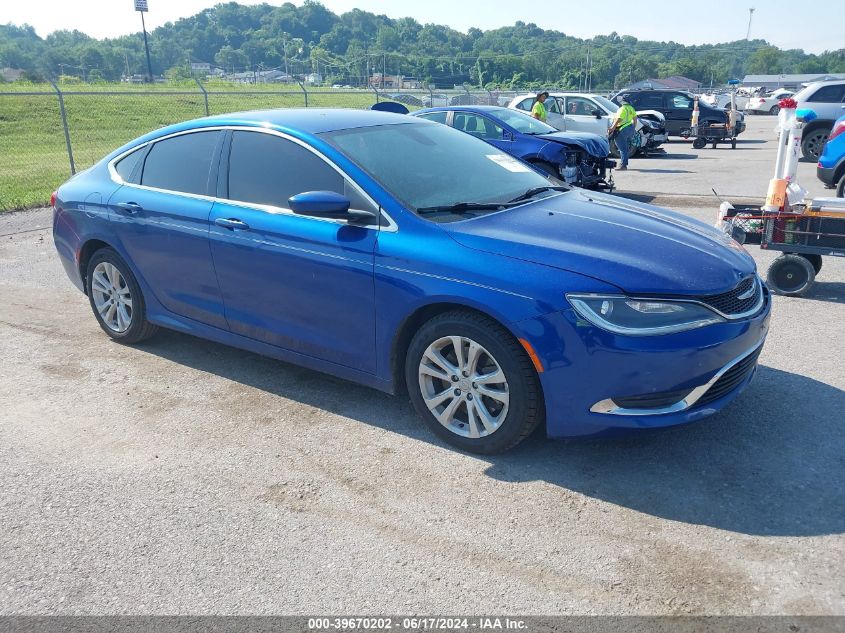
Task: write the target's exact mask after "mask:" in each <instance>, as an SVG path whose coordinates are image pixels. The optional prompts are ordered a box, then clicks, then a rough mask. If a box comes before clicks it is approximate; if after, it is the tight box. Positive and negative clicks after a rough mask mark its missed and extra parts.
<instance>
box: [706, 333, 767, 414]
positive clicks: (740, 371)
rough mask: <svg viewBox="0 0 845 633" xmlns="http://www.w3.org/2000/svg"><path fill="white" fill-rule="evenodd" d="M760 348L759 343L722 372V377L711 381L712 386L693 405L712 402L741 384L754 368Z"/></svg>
mask: <svg viewBox="0 0 845 633" xmlns="http://www.w3.org/2000/svg"><path fill="white" fill-rule="evenodd" d="M762 350H763V346H762V345H761V346H760V347H758V348H757V349H756V350H754V352H752V353H751V354H749V355H748V356H746V357H745V358H743V359H742V360H741V361H739V362H738V363H737V364H736V365H734V366H733V367H731V368H730V369H729V370H728V371H726V372H725V373H724V374H722V377H721V378H719V380H717V381H716V382H715V383H713V386H712V387H710V389H708V390H707V391H706V392H704V395H703V396H701V398H699V399H698V402H696V403H695V406H699V405H703V404H709V403H710V402H714V401H716V400H718V399H719V398H721V397H723V396H726V395H728V394H729V393H730V392H731V391H733V390H734V389H736V388H737V387H738V386H739V385H741V384H742V382H743V381H744V380H745V379H746V378H748V376H750V375H751V372H753V371H754V368H755V367H757V359H758V358H759V356H760V352H761V351H762Z"/></svg>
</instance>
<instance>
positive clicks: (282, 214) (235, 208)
mask: <svg viewBox="0 0 845 633" xmlns="http://www.w3.org/2000/svg"><path fill="white" fill-rule="evenodd" d="M223 154H224V160H223V161H222V164H221V172H220V182H219V186H218V196H219V197H220V198H221V199H220V200H218V201H217V202H216V203H215V204H214V208H213V210H212V213H211V220H212V225H211V234H210V237H211V252H212V255H213V258H214V265H215V269H216V270H217V277H218V279H219V281H220V289H221V291H222V293H223V301H224V304H225V310H226V320H227V322H228V324H229V327H230V329H231V330H232V331H233V332H235V333H237V334H240V335H242V336H247V337H250V338H253V339H256V340H259V341H263V342H265V343H270V344H272V345H276V346H279V347H283V348H285V349H288V350H291V351H294V352H298V353H300V354H305V355H307V356H311V357H313V358H319V359H321V360H324V361H329V362H333V363H337V364H339V365H343V366H345V367H351V368H354V369H358V370H361V371H365V372H368V373H374V372H375V300H374V277H373V266H374V249H375V244H376V239H377V237H378V227H377V226H356V225H349V224H346V222H345V221H342V220H327V219H317V218H312V217H306V216H301V215H295V214H294V213H293V212H292V211H291V210H290V209H289V208H288V198H290V197H291V196H293V195H296V194H298V193H303V192H305V191H334V192H337V193H340V194H343V195H345V196H346V197H347V198H349V199H350V200H351V201H352V207H353V208H363V209H366V210H369V211H373V212H374V213H376V214H377V213H378V208H377V207H375V206H374V204H373V203H372V201H371V200H370V199H369V198H367V197H366V195H365V194H364V193H363V192H362V191H361V190H360V189H358V188H357V186H356V185H354V183H352V182H351V181H350V180H349V179H347V178H346V177H345V176H344V175H342V174H341V173H340V172H339V171H338V170H337V169H336V168H335V167H334V166H333V165H332V164H331V163H329V162H328V161H327V160H325V159H324V158H323V157H321V156H320V155H318V154H317V153H316V152H314V151H312V150H310V149H309V148H308V147H307V145H305V144H303V143H301V142H299V141H295V140H293V139H291V138H286V137H282V136H279V135H276V134H271V133H265V132H260V131H240V130H236V131H234V132H232V135H231V139H230V141H228V143H227V146H225V147H224V150H223Z"/></svg>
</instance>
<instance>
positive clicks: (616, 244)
mask: <svg viewBox="0 0 845 633" xmlns="http://www.w3.org/2000/svg"><path fill="white" fill-rule="evenodd" d="M441 226H442V228H443V229H444V230H445V231H447V232H448V233H449V234H450V235H451V236H452V238H453V239H454V240H455V241H457V242H458V243H459V244H461V245H463V246H465V247H467V248H471V249H475V250H478V251H484V252H488V253H494V254H497V255H503V256H506V257H513V258H516V259H522V260H526V261H531V262H535V263H538V264H544V265H547V266H552V267H555V268H559V269H562V270H567V271H570V272H574V273H578V274H581V275H587V276H590V277H593V278H595V279H599V280H601V281H604V282H606V283H609V284H612V285H614V286H616V287H618V288H620V289H622V290H624V291H625V292H627V293H631V294H640V295H677V296H692V295H709V294H718V293H721V292H726V291H728V290H730V289H732V288H733V287H734V286H736V284H737V283H738V282H739V281H740V279H742V278H744V277H746V276H748V275H750V274H751V273H753V272H754V271H755V264H754V260H753V259H752V258H751V256H750V255H749V254H748V253H747V252H746V251H745V249H744V248H743V247H742V246H740V245H739V244H737V243H736V242H735V241H733V240H732V239H731V238H730V237H728V236H727V235H725V234H724V233H722V232H721V231H718V230H716V229H714V228H713V227H710V226H707V225H706V224H703V223H701V222H698V221H696V220H693V219H691V218H688V217H686V216H682V215H680V214H678V213H674V212H672V211H669V210H667V209H661V208H658V207H654V206H651V205H647V204H642V203H638V202H633V201H630V200H625V199H620V198H618V197H616V196H609V195H606V194H599V193H593V192H585V191H583V190H581V189H573V190H571V191H569V192H566V193H563V194H560V195H556V196H551V197H549V198H545V199H542V200H539V201H537V202H534V203H530V204H526V205H523V206H520V207H515V208H512V209H507V210H505V211H501V212H498V213H494V214H490V215H486V216H481V217H478V218H474V219H472V220H465V221H459V222H454V223H450V224H444V225H441ZM561 290H570V289H561Z"/></svg>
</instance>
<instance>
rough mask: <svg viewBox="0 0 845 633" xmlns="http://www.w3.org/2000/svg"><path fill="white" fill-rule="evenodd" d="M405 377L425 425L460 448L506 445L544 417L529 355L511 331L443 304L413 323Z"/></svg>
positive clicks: (496, 449)
mask: <svg viewBox="0 0 845 633" xmlns="http://www.w3.org/2000/svg"><path fill="white" fill-rule="evenodd" d="M405 381H406V384H407V387H408V392H409V394H410V396H411V402H412V403H413V404H414V408H415V409H416V410H417V413H419V415H420V416H422V418H423V419H424V420H425V422H426V424H427V425H428V426H429V427H430V428H431V430H432V431H434V433H436V434H437V435H438V436H439V437H440V438H442V439H443V440H444V441H446V442H448V443H449V444H452V445H454V446H457V447H458V448H461V449H463V450H466V451H472V452H475V453H485V454H492V453H501V452H503V451H506V450H508V449H510V448H512V447H514V446H516V445H517V444H518V443H519V442H521V441H522V440H524V439H525V438H526V437H528V435H529V434H530V433H531V432H532V431H533V430H534V429H535V428H536V427H537V425H538V424H540V422H542V421H543V419H544V408H543V398H542V392H541V388H540V381H539V379H538V377H537V371H536V369H535V368H534V365H533V364H532V362H531V359H529V358H528V355H527V354H526V352H525V350H524V349H523V348H522V346H521V345H520V344H519V342H518V341H517V340H516V339H514V337H513V336H512V335H511V334H510V332H508V331H507V330H505V329H504V328H503V327H502V326H501V325H499V324H498V323H496V322H495V321H493V320H491V319H489V318H487V317H485V316H482V315H480V314H476V313H473V312H464V311H454V312H447V313H445V314H441V315H439V316H437V317H434V318H433V319H431V320H430V321H428V322H427V323H426V324H425V325H423V326H422V327H421V328H420V329H419V331H418V332H417V333H416V335H415V336H414V338H413V340H412V341H411V344H410V346H409V347H408V353H407V356H406V359H405Z"/></svg>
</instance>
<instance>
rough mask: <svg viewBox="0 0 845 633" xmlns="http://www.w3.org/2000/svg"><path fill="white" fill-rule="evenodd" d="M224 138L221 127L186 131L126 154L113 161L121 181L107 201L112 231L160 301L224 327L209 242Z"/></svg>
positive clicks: (177, 312) (172, 308) (205, 321)
mask: <svg viewBox="0 0 845 633" xmlns="http://www.w3.org/2000/svg"><path fill="white" fill-rule="evenodd" d="M222 140H223V132H221V131H192V132H189V133H184V134H179V135H176V136H172V137H169V138H166V139H162V140H160V141H156V142H155V143H153V144H151V146H149V147H148V148H147V149H145V150H139V151H138V152H136V153H133V154H131V155H129V156H127V157H126V158H125V159H123V160H122V161H119V162H118V163H117V164H116V165H115V171H116V173H117V178H118V179H119V180H122V181H123V182H124V183H125V184H124V185H123V186H122V187H121V188H120V189H118V190H117V191H116V192H115V193H114V194H113V195H112V197H111V198H110V199H109V203H108V204H109V218H110V220H111V223H112V226H113V228H114V232H115V233H116V235H117V236H118V238H119V240H120V243H121V244H122V246H123V248H124V249H125V251H126V253H127V254H128V255H129V257H130V259H131V261H132V263H133V264H134V266H135V268H136V272H137V273H138V274H139V275H140V276H141V277H142V279H143V280H144V281H146V283H147V285H148V286H149V288H150V291H151V292H152V293H153V295H154V296H155V298H156V299H157V300H158V301H159V303H161V304H162V305H163V306H164V307H165V308H166V309H167V310H169V311H171V312H173V313H174V314H177V315H179V316H182V317H188V318H190V319H194V320H196V321H199V322H201V323H205V324H208V325H213V326H216V327H221V328H225V327H226V322H225V319H224V317H223V303H222V300H221V297H220V292H219V289H218V287H217V279H216V277H215V275H214V267H213V265H212V262H211V252H210V251H209V246H208V232H209V221H208V216H209V213H210V212H211V207H212V204H213V202H212V196H213V194H214V188H215V187H216V178H217V171H216V170H217V157H218V154H219V151H220V146H221V144H222ZM121 172H123V173H122V174H121Z"/></svg>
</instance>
